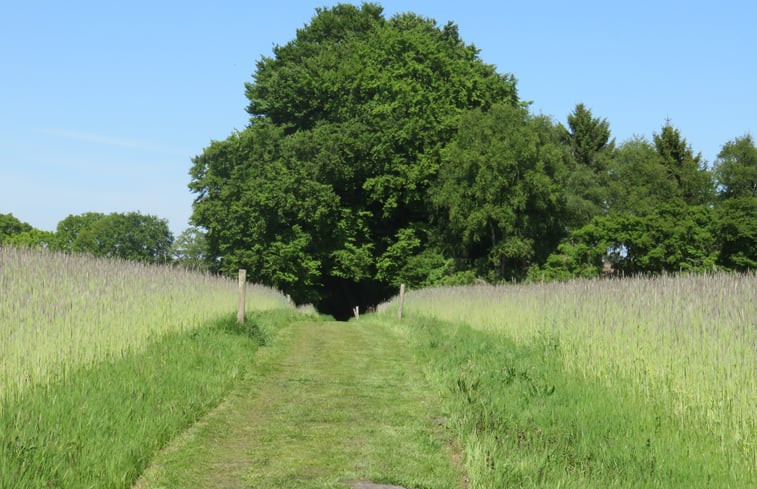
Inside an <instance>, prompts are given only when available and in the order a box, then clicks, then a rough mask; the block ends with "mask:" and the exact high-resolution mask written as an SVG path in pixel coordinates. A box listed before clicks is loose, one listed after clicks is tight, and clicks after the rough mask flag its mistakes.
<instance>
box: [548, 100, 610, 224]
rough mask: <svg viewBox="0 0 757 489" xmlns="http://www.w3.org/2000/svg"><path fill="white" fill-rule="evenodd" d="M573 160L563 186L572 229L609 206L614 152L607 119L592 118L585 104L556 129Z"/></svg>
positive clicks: (601, 212) (577, 106)
mask: <svg viewBox="0 0 757 489" xmlns="http://www.w3.org/2000/svg"><path fill="white" fill-rule="evenodd" d="M558 131H559V134H560V139H561V141H562V142H563V143H564V144H565V145H567V146H568V148H569V149H570V155H571V157H572V159H571V161H570V167H569V174H568V177H567V179H566V182H565V189H566V194H567V212H568V214H567V216H568V224H569V225H570V226H571V227H572V228H576V227H580V226H582V225H584V224H586V223H588V222H589V221H590V220H591V218H593V217H594V216H598V215H600V214H603V213H604V212H606V210H607V203H608V188H607V187H608V169H609V166H610V161H611V158H612V156H613V151H614V148H615V140H614V139H611V138H610V123H609V122H608V121H607V119H600V118H598V117H594V116H593V114H592V113H591V110H590V109H588V108H587V107H586V106H585V105H584V104H578V105H576V107H575V109H574V110H573V112H571V113H570V114H569V115H568V127H565V126H563V125H562V124H560V125H559V126H558Z"/></svg>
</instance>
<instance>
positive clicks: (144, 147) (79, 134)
mask: <svg viewBox="0 0 757 489" xmlns="http://www.w3.org/2000/svg"><path fill="white" fill-rule="evenodd" d="M37 132H39V133H40V134H45V135H47V136H54V137H58V138H63V139H69V140H73V141H81V142H85V143H94V144H102V145H106V146H115V147H119V148H127V149H135V150H139V151H149V152H158V153H164V154H171V155H176V156H186V155H187V154H188V153H189V152H187V151H181V150H179V149H177V148H169V147H166V146H162V145H160V144H156V143H152V142H149V141H139V140H134V139H124V138H117V137H112V136H105V135H102V134H95V133H91V132H84V131H72V130H69V129H51V128H45V129H38V130H37Z"/></svg>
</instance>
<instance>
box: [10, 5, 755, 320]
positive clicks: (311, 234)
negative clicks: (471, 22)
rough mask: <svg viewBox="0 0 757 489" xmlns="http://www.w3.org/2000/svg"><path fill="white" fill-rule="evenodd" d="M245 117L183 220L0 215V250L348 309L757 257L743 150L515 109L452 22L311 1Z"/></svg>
mask: <svg viewBox="0 0 757 489" xmlns="http://www.w3.org/2000/svg"><path fill="white" fill-rule="evenodd" d="M246 95H247V98H248V100H249V105H248V107H247V110H248V112H249V114H250V122H249V125H248V126H247V127H246V128H244V129H243V130H241V131H236V132H234V133H233V134H231V135H230V136H229V137H228V138H226V139H225V140H222V141H213V142H212V143H211V144H210V145H209V146H208V147H207V148H206V149H205V150H204V151H203V153H202V154H200V155H198V156H197V157H196V158H194V160H193V165H192V168H191V170H190V176H191V181H190V184H189V187H190V189H191V190H192V192H194V193H195V194H196V199H195V202H194V208H193V215H192V218H191V222H192V227H190V228H189V229H187V230H186V231H185V232H184V233H182V234H181V235H180V236H179V237H178V239H176V240H175V242H174V238H173V236H172V235H171V233H170V232H169V231H168V228H167V225H166V223H165V221H163V220H161V219H159V218H157V217H154V216H144V215H141V214H139V213H128V214H118V213H113V214H109V215H105V214H101V213H85V214H81V215H77V216H69V217H67V218H66V219H64V220H63V221H61V223H60V224H59V225H58V229H57V231H56V232H48V231H40V230H37V229H34V228H32V227H31V226H30V225H28V224H26V223H22V222H20V221H18V219H16V218H14V217H13V216H12V215H10V214H0V243H11V244H14V245H21V246H43V247H46V248H50V249H57V250H64V251H69V252H70V251H81V252H87V253H91V254H95V255H100V256H113V257H120V258H126V259H130V260H139V261H148V262H161V263H162V262H173V263H177V264H180V265H183V266H185V267H187V268H192V269H202V270H211V271H213V272H220V273H224V274H234V273H236V271H237V269H239V268H246V269H247V271H248V277H250V278H251V280H254V281H256V282H261V283H266V284H269V285H272V286H275V287H278V288H280V289H282V290H284V291H285V292H287V293H289V294H291V296H292V298H293V299H294V300H295V301H297V302H314V303H316V304H318V305H319V306H320V307H321V309H322V310H324V311H328V312H337V313H338V314H342V313H341V312H338V311H337V309H339V308H344V310H346V311H349V310H351V308H352V307H353V306H354V305H356V304H358V305H361V306H363V307H365V306H370V305H373V304H376V303H377V302H379V301H380V300H382V299H384V298H385V297H386V296H387V295H389V294H391V293H393V292H394V291H395V290H396V287H397V286H398V285H399V284H400V283H405V284H407V285H409V286H410V287H425V286H433V285H438V284H460V283H471V282H473V281H476V280H481V279H483V280H486V281H490V282H500V281H509V280H524V279H530V280H549V279H565V278H571V277H576V276H582V277H596V276H600V275H602V274H606V273H656V272H662V271H680V270H688V271H702V270H711V269H713V268H719V269H728V270H747V269H752V268H755V266H756V265H757V244H755V243H756V242H757V218H756V216H755V214H756V212H757V194H756V192H757V183H755V182H756V181H757V147H755V143H754V139H753V137H752V136H751V135H748V134H747V135H744V136H742V137H738V138H735V139H733V140H731V141H728V142H726V143H725V144H724V145H723V147H722V151H721V153H720V154H719V155H718V158H717V160H716V161H715V162H710V163H708V162H707V161H705V160H704V159H703V158H702V156H701V154H699V153H696V152H695V151H694V150H693V149H692V147H691V145H690V144H689V143H688V141H687V140H686V139H685V138H684V137H683V135H682V134H681V133H680V131H679V130H678V129H677V128H675V127H674V126H673V125H671V123H670V121H667V122H666V123H665V124H664V125H663V126H662V127H661V128H660V130H659V132H657V133H654V134H653V137H652V140H651V141H650V140H647V139H645V138H641V137H635V138H633V139H630V140H628V141H624V142H621V143H620V144H616V142H615V139H614V138H613V137H612V133H611V130H610V123H609V122H608V121H607V120H606V119H603V118H601V117H596V116H594V115H593V114H592V112H591V110H590V109H589V108H588V107H587V106H586V105H584V104H582V103H579V104H577V105H576V107H575V110H574V111H573V112H572V113H571V114H570V115H568V117H567V121H566V124H565V125H563V124H562V123H557V122H555V121H553V120H552V119H550V118H549V117H545V116H541V115H539V116H537V115H534V114H532V113H530V112H529V110H528V104H526V103H523V102H521V101H520V100H519V97H518V93H517V89H516V83H515V79H514V77H513V76H512V75H510V74H502V73H498V72H497V70H496V69H495V68H494V66H492V65H489V64H486V63H485V62H484V61H483V60H482V59H480V58H479V56H478V50H477V49H476V48H475V47H474V46H472V45H469V44H466V43H465V42H464V41H463V40H462V39H461V38H460V36H459V33H458V30H457V27H456V26H455V25H454V24H453V23H448V24H446V25H444V26H439V25H437V24H436V23H435V21H433V20H431V19H426V18H423V17H420V16H418V15H415V14H412V13H404V14H399V15H396V16H394V17H392V18H389V19H387V18H385V17H384V15H383V13H382V8H381V7H380V6H378V5H375V4H371V3H366V4H363V5H362V6H360V7H356V6H353V5H344V4H340V5H336V6H334V7H331V8H323V9H317V11H316V15H315V16H314V17H313V18H312V20H311V22H310V23H309V24H307V25H305V26H304V27H303V28H301V29H299V30H298V31H297V32H296V35H295V37H294V39H292V40H291V41H290V42H288V43H287V44H285V45H283V46H277V47H275V48H274V50H273V55H272V56H271V57H262V58H261V59H260V60H259V61H258V63H257V68H256V71H255V73H254V75H253V80H252V81H250V82H249V83H248V84H247V86H246Z"/></svg>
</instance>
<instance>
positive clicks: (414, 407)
mask: <svg viewBox="0 0 757 489" xmlns="http://www.w3.org/2000/svg"><path fill="white" fill-rule="evenodd" d="M253 363H254V367H252V369H253V370H252V373H251V374H248V375H247V376H246V378H245V379H244V380H243V381H242V382H241V383H240V386H239V387H238V388H237V389H236V390H235V391H234V392H233V394H232V395H231V396H230V397H229V398H228V399H227V400H226V401H225V402H224V403H223V404H222V405H221V406H220V407H219V408H218V409H216V410H215V411H214V412H213V413H211V415H209V416H208V417H207V418H206V419H204V420H202V421H201V422H200V423H198V424H197V425H196V426H194V427H193V428H192V429H190V430H189V431H188V432H187V433H186V434H185V435H184V436H182V437H180V438H179V439H178V440H176V441H175V442H174V443H173V444H172V445H171V446H169V447H168V448H167V449H166V450H165V451H164V452H163V453H161V454H160V455H159V456H158V458H157V460H156V461H155V463H154V464H153V466H152V467H150V468H149V469H148V471H147V472H146V474H145V477H144V478H143V479H142V480H141V481H140V482H139V483H138V484H137V486H136V487H137V488H140V489H149V488H152V489H155V488H166V487H170V488H182V487H187V488H197V487H202V488H292V489H295V488H355V487H393V486H400V487H406V488H414V487H423V488H450V489H452V488H459V487H460V486H461V484H460V481H461V478H460V474H459V470H458V469H456V468H455V467H454V465H455V464H453V462H452V459H453V454H452V452H451V450H450V449H449V447H448V445H447V443H446V441H445V438H444V433H443V430H442V428H441V427H440V426H439V425H438V422H437V421H435V420H438V419H439V418H441V417H443V413H441V412H440V410H439V409H440V408H439V404H438V399H437V397H436V396H435V394H434V392H433V390H431V389H430V388H429V386H428V385H427V384H426V383H425V380H424V378H423V375H422V372H421V371H420V367H419V366H418V365H417V364H416V363H414V361H413V359H412V356H411V354H410V352H409V351H408V349H407V346H406V342H404V341H403V338H402V335H401V333H399V332H397V331H396V330H394V329H392V328H389V327H386V326H384V325H381V324H378V323H375V322H370V321H365V320H361V321H359V322H351V323H337V322H309V323H297V324H294V325H292V326H290V327H289V328H287V329H286V330H284V331H282V332H281V333H280V334H279V336H278V337H277V338H276V340H275V341H274V345H273V346H271V347H265V348H262V349H261V350H260V351H259V352H258V354H257V355H256V357H255V359H254V362H253ZM372 484H377V485H375V486H374V485H372ZM378 484H383V485H381V486H379V485H378Z"/></svg>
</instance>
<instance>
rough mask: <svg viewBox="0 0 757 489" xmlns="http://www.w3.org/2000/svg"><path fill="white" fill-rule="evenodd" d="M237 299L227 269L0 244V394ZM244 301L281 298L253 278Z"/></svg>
mask: <svg viewBox="0 0 757 489" xmlns="http://www.w3.org/2000/svg"><path fill="white" fill-rule="evenodd" d="M236 300H237V283H236V281H234V280H230V279H228V278H221V277H216V276H211V275H205V274H199V273H196V272H188V271H184V270H180V269H177V268H171V267H168V266H155V265H145V264H140V263H133V262H125V261H120V260H109V259H100V258H94V257H90V256H86V255H68V254H59V253H49V252H46V251H40V250H21V249H15V248H9V247H0V400H2V399H3V398H5V397H7V396H8V395H10V394H15V393H20V392H22V391H23V390H24V389H26V388H28V387H30V386H32V385H35V384H38V383H45V382H48V381H50V380H54V379H59V378H62V377H65V375H66V373H67V372H71V371H74V370H76V369H78V368H80V367H84V366H88V365H92V364H93V363H95V362H98V361H102V360H106V359H117V358H120V357H121V356H122V355H123V354H125V353H126V352H138V351H141V350H143V349H145V348H146V347H147V346H148V345H149V344H150V343H152V342H155V341H157V340H159V339H160V337H162V336H163V335H165V334H168V333H174V332H181V331H188V330H191V329H194V328H197V327H198V326H200V325H204V324H207V323H208V322H210V321H212V320H215V319H217V318H218V317H219V316H221V315H227V314H229V313H233V312H234V311H235V310H236ZM246 304H247V308H248V309H249V310H263V309H272V308H278V307H288V304H287V300H286V298H285V297H284V296H283V295H282V294H280V293H279V292H277V291H275V290H273V289H270V288H267V287H262V286H257V285H249V286H248V292H247V301H246Z"/></svg>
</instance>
